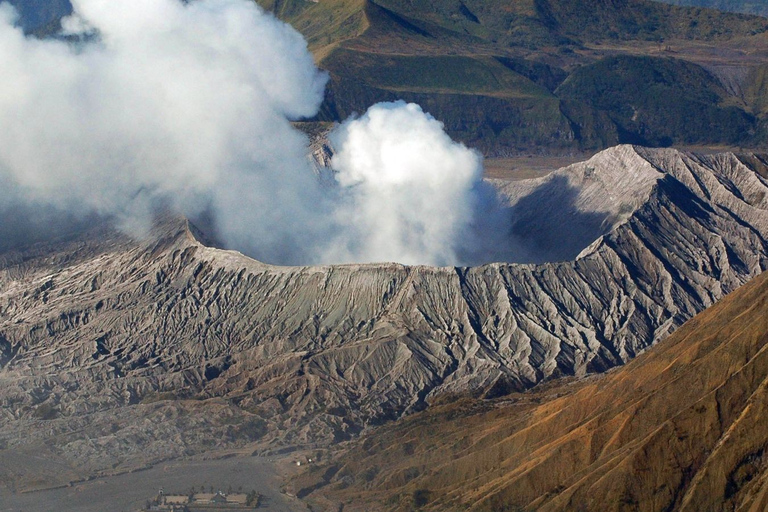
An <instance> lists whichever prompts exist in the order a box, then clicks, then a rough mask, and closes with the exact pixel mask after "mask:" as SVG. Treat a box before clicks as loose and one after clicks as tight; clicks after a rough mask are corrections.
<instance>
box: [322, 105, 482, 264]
mask: <svg viewBox="0 0 768 512" xmlns="http://www.w3.org/2000/svg"><path fill="white" fill-rule="evenodd" d="M330 138H331V142H332V143H333V145H334V146H335V147H337V148H339V149H338V152H337V153H336V155H334V157H333V160H332V161H331V166H332V167H333V169H334V171H336V180H337V182H338V183H339V185H340V186H341V188H342V190H343V193H344V197H343V200H344V201H345V202H343V203H342V204H341V206H340V207H339V209H338V210H337V211H336V216H337V220H338V222H339V223H340V224H341V225H342V226H344V229H343V230H342V234H341V235H340V238H341V240H338V241H337V243H335V244H334V246H333V247H332V248H331V251H330V253H329V254H328V259H329V260H331V261H377V260H378V261H381V260H384V261H399V262H402V263H412V264H415V263H425V262H426V263H431V264H434V265H447V264H452V263H455V262H456V261H457V253H456V251H457V250H459V249H460V246H461V244H462V241H463V240H466V239H467V237H468V235H469V232H470V228H471V225H472V221H473V218H474V214H475V211H476V207H477V201H478V199H479V197H478V196H477V194H476V191H475V188H476V186H477V185H478V184H479V183H481V180H482V172H483V170H482V158H481V156H480V155H479V154H478V153H477V152H475V151H471V150H469V149H467V148H466V147H465V146H463V145H462V144H458V143H456V142H454V141H452V140H451V138H450V137H448V135H446V133H445V132H444V131H443V125H442V124H441V123H440V122H438V121H437V120H435V119H434V118H433V117H432V116H430V115H428V114H425V113H424V112H423V111H422V110H421V108H420V107H419V106H418V105H415V104H405V103H402V102H398V103H388V104H379V105H374V106H373V107H371V108H370V109H369V110H368V112H367V113H366V114H365V115H364V116H362V117H361V118H359V119H352V120H348V121H346V122H345V123H343V124H342V125H341V126H339V127H338V128H337V129H336V130H335V131H334V133H332V135H331V137H330Z"/></svg>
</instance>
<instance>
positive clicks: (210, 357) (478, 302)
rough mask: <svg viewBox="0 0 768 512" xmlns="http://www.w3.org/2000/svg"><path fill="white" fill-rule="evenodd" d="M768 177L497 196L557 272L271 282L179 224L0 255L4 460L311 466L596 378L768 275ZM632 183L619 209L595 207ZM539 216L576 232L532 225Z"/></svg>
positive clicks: (463, 271) (260, 268)
mask: <svg viewBox="0 0 768 512" xmlns="http://www.w3.org/2000/svg"><path fill="white" fill-rule="evenodd" d="M752 160H754V161H752ZM765 161H766V160H765V159H761V157H759V156H750V157H749V158H747V157H741V159H739V158H737V157H736V156H735V155H728V154H725V155H716V156H696V155H691V154H683V153H679V152H677V151H674V150H665V151H662V150H648V149H643V148H637V147H632V146H623V147H619V148H615V149H613V150H610V151H607V152H604V153H603V154H600V155H597V156H596V157H595V158H593V159H592V160H591V161H589V162H586V163H583V164H576V165H574V166H571V167H570V168H567V169H564V170H563V171H560V172H559V173H555V174H554V176H552V177H551V178H550V179H549V180H547V179H543V180H538V181H536V183H535V184H534V185H533V186H531V184H530V183H528V184H526V183H522V184H519V185H518V186H519V187H522V188H521V190H520V191H519V193H517V195H515V194H514V193H513V192H511V189H510V188H509V187H510V186H512V185H511V184H510V185H509V186H507V188H505V189H504V193H505V194H507V195H508V197H509V198H510V206H509V208H510V214H511V215H512V217H511V218H513V219H514V218H515V217H514V216H515V215H519V218H520V219H523V222H522V224H519V225H514V224H513V225H512V232H511V235H512V236H515V237H517V238H518V240H519V241H520V243H522V244H527V245H526V247H528V249H531V250H535V251H536V252H537V253H538V254H539V255H545V254H548V255H550V256H553V255H558V254H560V255H564V254H565V253H564V252H562V251H563V248H565V249H567V253H568V254H569V255H570V257H571V258H575V260H572V261H567V260H566V261H560V262H549V263H539V264H533V263H528V264H507V263H495V264H489V265H485V266H481V267H476V268H454V267H446V268H431V267H405V266H402V265H396V264H379V265H342V266H320V267H273V266H269V265H265V264H262V263H259V262H255V261H253V260H250V259H248V258H246V257H244V256H242V255H239V254H238V253H234V252H229V251H221V250H218V249H212V248H207V247H205V246H204V245H202V244H200V243H199V242H198V241H197V239H196V238H195V237H194V235H193V234H192V231H191V230H190V229H188V228H187V223H186V222H182V223H181V224H179V223H178V222H176V221H173V222H171V223H170V224H168V223H166V224H165V226H166V227H165V228H162V229H161V231H160V232H157V233H156V235H155V237H153V238H150V239H148V240H147V241H144V242H136V241H133V240H130V239H129V238H127V237H125V236H124V235H120V234H117V233H114V232H109V231H98V232H97V233H96V234H90V235H85V236H81V237H80V238H76V239H74V240H72V241H70V242H67V243H66V244H63V245H62V244H54V245H52V246H50V245H49V246H47V247H46V246H40V245H38V246H33V247H32V248H29V249H27V250H24V251H20V252H16V253H13V254H9V255H6V256H4V257H3V258H2V268H0V283H3V285H4V288H3V292H2V293H0V361H2V366H1V367H0V404H2V407H1V408H0V411H2V412H0V415H1V416H0V422H2V424H3V425H4V428H2V429H0V445H3V446H6V450H5V451H0V455H2V456H5V457H12V456H16V457H17V458H16V459H14V460H17V459H18V455H13V454H19V453H25V450H29V449H31V448H30V447H31V446H37V443H43V444H44V445H46V446H49V449H50V447H55V453H56V457H58V458H59V460H62V461H64V462H62V463H63V464H68V465H70V466H72V467H76V468H78V469H77V471H80V472H85V473H87V474H92V472H99V471H106V470H107V469H108V468H110V467H113V465H114V467H115V468H117V469H121V468H122V469H128V468H131V467H135V465H137V464H138V465H140V466H141V465H144V464H147V463H152V462H156V461H157V460H163V459H166V458H174V457H178V456H181V455H183V454H191V453H199V452H200V451H205V450H206V449H208V448H207V447H206V445H205V444H204V440H205V439H212V438H216V439H220V440H221V447H222V449H238V450H241V449H249V450H252V451H257V452H260V453H263V452H264V451H268V452H271V451H273V450H285V449H296V448H300V447H312V446H323V445H325V444H327V443H330V442H338V441H342V440H345V439H349V438H351V437H354V436H356V435H357V434H358V433H359V432H361V431H364V430H366V429H368V428H372V427H373V426H376V425H379V424H381V423H385V422H388V421H391V420H393V419H396V418H398V417H400V416H402V415H403V414H408V413H412V412H416V411H419V410H422V409H424V408H425V407H428V406H429V404H431V403H433V401H434V400H437V399H438V398H439V397H440V396H443V395H446V394H452V393H464V392H468V391H470V392H472V393H475V394H477V395H481V396H489V397H491V396H501V395H504V394H506V393H509V392H512V391H515V390H523V389H526V388H528V387H530V386H533V385H534V384H537V383H539V382H541V381H543V380H549V379H553V378H555V377H558V376H564V375H565V376H568V375H575V376H584V375H586V374H588V373H593V372H600V371H605V370H606V369H608V368H611V367H613V366H616V365H619V364H622V363H623V362H626V361H627V360H629V359H631V358H633V357H634V356H635V355H637V354H638V353H641V352H643V351H644V350H645V349H646V348H647V347H649V346H651V345H652V344H655V343H656V342H657V341H658V340H660V339H663V338H665V337H666V336H667V335H668V334H669V332H671V331H672V330H674V329H675V328H676V327H677V326H679V325H681V324H682V323H683V322H684V321H685V320H687V319H688V318H690V317H692V316H693V315H695V314H696V313H698V312H699V311H701V310H703V309H704V308H706V307H708V306H710V305H711V304H713V303H714V302H715V301H717V300H718V299H719V298H721V297H722V296H723V295H725V294H727V293H728V292H730V291H732V290H734V289H736V288H737V287H738V286H740V285H741V284H742V283H744V282H746V281H747V280H749V279H750V278H751V277H753V276H755V275H757V274H759V273H760V272H762V271H763V270H764V269H765V268H766V267H768V242H766V236H768V198H766V196H767V195H768V194H767V193H766V189H768V181H766V179H765V178H764V177H763V176H761V174H760V172H758V171H757V170H755V169H762V172H763V173H764V171H765V169H766V167H765V164H762V165H763V166H764V167H762V168H760V167H759V165H760V163H761V162H765ZM621 162H623V163H624V167H622V166H621V165H618V164H619V163H621ZM744 162H751V163H750V165H751V166H752V167H754V169H753V168H750V167H748V166H747V165H746V164H745V163H744ZM638 166H639V167H638ZM633 173H634V176H635V178H633V180H634V183H635V185H634V186H635V187H636V194H628V195H627V196H626V197H618V196H616V197H614V198H613V199H611V198H610V197H608V198H607V199H606V198H605V197H603V196H602V195H601V193H600V191H601V190H602V191H604V192H603V193H607V194H609V195H610V188H609V187H611V186H612V185H611V183H613V181H611V180H614V179H620V178H621V177H622V176H624V177H625V182H626V183H632V182H631V181H627V180H626V178H627V177H630V176H632V175H633ZM609 178H610V179H609ZM601 180H602V181H601ZM517 183H519V182H517ZM601 183H602V184H601ZM554 191H558V194H560V195H558V194H554V193H553V192H554ZM546 198H549V200H556V201H558V204H559V206H560V209H561V210H564V212H565V213H564V215H566V214H567V216H570V218H572V219H574V220H573V222H572V223H571V224H570V225H565V226H563V225H562V224H563V223H562V219H561V218H560V217H556V216H554V217H552V218H551V219H547V216H546V215H535V212H536V211H539V212H540V211H541V208H545V209H548V208H549V207H548V206H547V205H548V204H549V203H548V202H547V201H546V200H545V199H546ZM549 209H551V208H549ZM526 215H527V216H528V217H526ZM529 218H530V219H538V220H539V222H538V223H533V222H530V221H528V220H527V219H529ZM547 222H550V224H547ZM552 226H555V227H557V230H555V231H552V230H551V229H550V228H551V227H552ZM542 233H550V237H549V238H547V237H542ZM568 237H572V238H568ZM702 240H706V241H707V244H706V245H702ZM566 241H569V242H568V243H565V242H566ZM558 251H560V252H558ZM553 257H554V256H553ZM548 259H549V260H550V261H552V260H551V258H548ZM205 410H211V411H216V412H215V414H204V413H201V412H200V411H205ZM139 411H141V412H139ZM196 411H197V412H196ZM156 417H167V418H168V419H167V421H162V422H160V423H158V424H148V423H147V422H146V421H144V420H141V418H156ZM137 422H139V423H137ZM73 429H74V430H73ZM142 429H145V430H142ZM80 430H82V431H84V432H86V433H87V435H88V438H89V439H90V440H91V441H90V442H84V441H82V436H81V435H80V434H77V435H75V434H74V432H75V431H78V432H79V431H80ZM20 432H24V433H25V437H24V438H23V439H22V438H20V437H19V436H18V434H17V433H20ZM139 432H143V433H141V434H138V433H139ZM227 447H229V448H227ZM105 453H108V454H109V457H107V458H105V455H104V454H105ZM106 460H112V461H113V462H111V463H110V464H108V465H107V467H105V466H102V464H104V463H105V461H106ZM0 466H2V465H0ZM9 467H10V466H9ZM14 467H18V464H16V465H14ZM25 478H27V477H18V476H13V473H11V474H9V473H8V471H6V472H5V473H2V474H0V480H3V481H9V480H10V481H13V482H16V484H15V485H17V488H24V487H25V485H26V486H28V485H30V482H29V481H28V480H25ZM51 478H53V479H54V480H55V477H51ZM25 482H26V483H25Z"/></svg>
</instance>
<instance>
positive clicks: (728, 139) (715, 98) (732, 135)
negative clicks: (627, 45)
mask: <svg viewBox="0 0 768 512" xmlns="http://www.w3.org/2000/svg"><path fill="white" fill-rule="evenodd" d="M556 93H557V95H558V96H560V97H561V98H563V99H569V100H572V101H577V102H582V103H584V104H587V105H590V106H591V107H593V108H595V109H597V110H600V111H605V112H608V113H609V115H610V117H611V119H612V120H613V121H614V122H615V123H616V125H617V127H618V129H619V130H620V132H621V133H622V134H623V135H624V136H623V142H633V143H637V144H644V145H648V146H668V145H670V144H672V143H673V142H680V143H684V144H699V143H706V142H709V141H711V140H712V128H713V127H717V137H718V138H719V140H720V141H722V142H725V143H727V144H738V143H739V142H740V141H742V140H743V139H744V137H745V135H747V134H749V133H750V132H751V131H753V130H754V129H755V121H754V118H753V117H752V116H751V115H749V114H747V113H746V112H744V110H742V109H740V108H738V107H736V106H734V105H732V104H731V105H729V103H732V101H731V98H729V95H728V93H727V92H726V91H725V89H724V88H723V87H722V86H721V84H720V82H718V80H717V79H716V78H714V77H713V76H712V75H710V74H709V73H707V72H706V71H704V69H702V68H701V67H699V66H696V65H694V64H691V63H688V62H685V61H681V60H676V59H670V58H649V57H631V56H618V57H608V58H606V59H603V60H601V61H599V62H597V63H595V64H592V65H589V66H585V67H582V68H580V69H578V70H576V71H575V72H574V73H573V74H571V76H569V77H568V79H567V80H566V81H565V82H564V83H563V84H562V85H561V86H560V87H559V88H558V89H557V91H556ZM763 94H764V92H763V91H760V92H759V93H758V94H757V98H756V100H757V99H758V98H765V96H764V95H763ZM758 101H759V100H758Z"/></svg>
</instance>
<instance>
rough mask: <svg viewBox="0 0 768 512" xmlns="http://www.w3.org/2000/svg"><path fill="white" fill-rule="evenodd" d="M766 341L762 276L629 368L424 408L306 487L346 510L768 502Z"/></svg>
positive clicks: (755, 505) (693, 506)
mask: <svg viewBox="0 0 768 512" xmlns="http://www.w3.org/2000/svg"><path fill="white" fill-rule="evenodd" d="M767 341H768V276H767V275H763V276H760V277H758V278H756V279H755V280H753V281H752V282H751V283H750V284H748V285H746V286H744V287H743V288H741V289H739V290H738V291H736V292H734V293H733V294H731V295H729V296H728V297H727V298H725V299H723V300H722V301H721V302H719V303H718V304H717V305H715V306H713V307H712V308H710V309H708V310H706V311H705V312H703V313H701V314H700V315H698V316H696V317H695V318H694V319H692V320H691V321H689V322H687V323H686V324H685V325H684V326H683V327H682V328H681V329H680V330H679V331H677V332H676V333H675V334H673V335H672V336H671V337H669V338H668V339H667V340H666V341H664V342H662V343H661V344H659V345H658V346H657V347H656V348H654V349H653V350H651V351H650V352H648V353H646V354H645V355H643V356H640V357H638V358H637V359H636V360H634V361H633V362H631V363H630V364H628V365H627V366H625V367H623V368H621V369H618V370H615V371H613V372H610V373H609V374H606V375H603V376H600V377H596V378H592V379H588V380H586V381H582V382H561V383H558V384H553V385H551V386H550V387H548V388H547V389H539V390H536V391H533V392H529V393H523V394H518V395H513V396H511V397H507V398H506V399H504V400H502V401H494V402H480V401H473V400H461V401H457V402H454V403H450V404H446V405H443V406H441V407H436V408H433V409H430V410H428V411H425V412H423V413H419V414H416V415H414V416H412V417H410V418H408V419H407V420H404V421H400V422H398V423H396V424H394V425H392V426H389V427H384V428H383V429H381V430H378V431H375V432H373V433H372V434H371V435H369V436H368V437H366V438H363V439H362V440H361V441H360V442H358V443H357V444H355V445H354V446H353V447H352V448H351V449H349V450H348V451H347V452H346V453H344V454H343V455H341V456H340V457H339V458H338V459H337V460H336V464H335V466H331V467H330V468H328V467H323V468H320V467H318V468H313V471H310V473H309V474H307V475H304V476H303V477H302V478H301V479H299V480H298V481H297V484H298V485H297V487H299V488H301V487H304V489H305V490H304V491H303V493H304V494H306V493H308V491H309V490H310V489H311V487H309V486H310V485H313V486H321V487H319V490H315V491H314V493H312V494H310V495H309V499H310V501H314V503H315V505H316V506H318V507H322V506H323V505H329V504H336V503H339V502H341V503H344V504H345V506H344V510H345V511H349V510H370V509H376V508H377V507H378V508H380V509H388V510H410V509H413V508H418V509H423V510H484V511H485V510H487V511H491V510H494V511H498V510H539V511H554V510H601V511H604V510H617V511H618V510H643V511H665V510H685V511H705V510H743V511H754V512H757V511H763V510H767V509H768V471H766V468H768V453H766V447H768V421H767V420H766V419H767V418H768V410H767V409H768V349H767V348H766V342H767ZM324 479H325V480H324ZM323 484H325V485H323ZM314 488H315V489H318V487H314ZM300 492H301V491H300Z"/></svg>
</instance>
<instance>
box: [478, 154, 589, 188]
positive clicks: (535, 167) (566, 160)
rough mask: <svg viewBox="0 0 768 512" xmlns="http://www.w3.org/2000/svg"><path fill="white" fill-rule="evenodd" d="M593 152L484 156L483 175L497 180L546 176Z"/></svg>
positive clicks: (582, 159) (585, 157)
mask: <svg viewBox="0 0 768 512" xmlns="http://www.w3.org/2000/svg"><path fill="white" fill-rule="evenodd" d="M592 155H593V153H583V154H576V155H572V156H540V155H533V156H516V157H511V158H486V159H485V160H484V162H483V164H484V166H485V177H486V178H492V179H497V180H507V181H517V180H527V179H531V178H540V177H542V176H546V175H547V174H549V173H550V172H552V171H555V170H557V169H560V168H562V167H567V166H569V165H571V164H574V163H576V162H583V161H584V160H588V159H589V158H590V157H591V156H592Z"/></svg>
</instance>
